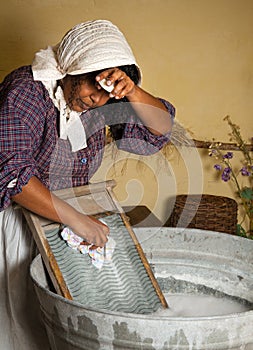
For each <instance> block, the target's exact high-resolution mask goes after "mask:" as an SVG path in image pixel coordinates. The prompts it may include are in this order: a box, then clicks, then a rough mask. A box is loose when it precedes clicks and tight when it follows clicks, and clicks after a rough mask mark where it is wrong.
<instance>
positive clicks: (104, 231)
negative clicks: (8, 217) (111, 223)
mask: <svg viewBox="0 0 253 350" xmlns="http://www.w3.org/2000/svg"><path fill="white" fill-rule="evenodd" d="M12 199H13V201H15V202H16V203H18V204H20V205H21V206H22V207H24V208H26V209H28V210H30V211H32V212H34V213H35V214H38V215H40V216H42V217H45V218H47V219H50V220H52V221H54V222H59V223H63V224H65V225H67V226H69V227H71V228H72V229H73V231H74V232H75V233H76V234H78V235H80V236H81V237H83V238H84V239H85V240H87V241H88V242H89V243H93V244H95V245H97V246H103V245H104V244H105V243H106V241H107V235H108V234H109V229H108V227H107V226H106V225H104V224H102V223H101V222H100V221H98V220H95V219H93V218H91V217H89V216H87V215H84V214H82V213H80V212H78V211H77V210H75V209H74V208H73V207H72V206H70V205H69V204H68V203H66V202H65V201H63V200H61V199H60V198H58V197H57V196H55V195H54V194H53V193H51V192H50V191H49V190H48V189H47V188H46V187H45V186H44V185H43V184H42V183H41V182H40V181H39V179H38V178H36V177H32V178H31V179H30V180H29V182H28V184H27V185H26V186H24V187H23V188H22V192H21V193H19V194H17V195H15V196H14V197H13V198H12Z"/></svg>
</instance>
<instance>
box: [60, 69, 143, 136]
mask: <svg viewBox="0 0 253 350" xmlns="http://www.w3.org/2000/svg"><path fill="white" fill-rule="evenodd" d="M118 68H119V69H120V70H122V71H123V72H124V73H126V75H127V76H129V78H130V79H131V80H132V81H133V82H134V83H135V84H136V85H137V84H138V83H139V79H140V76H139V71H138V69H137V67H136V65H135V64H130V65H124V66H119V67H118ZM104 70H105V69H102V70H98V71H94V72H90V73H85V74H80V75H71V76H69V75H68V76H67V77H68V78H69V77H71V94H70V99H69V102H70V104H71V101H72V99H73V98H74V96H75V93H76V91H77V89H78V87H79V86H80V85H81V83H82V82H83V81H86V82H88V83H91V84H95V82H96V76H97V75H98V74H99V73H101V72H103V71H104ZM124 102H128V99H127V98H126V97H124V98H122V99H120V100H116V99H115V98H111V99H109V101H108V102H107V104H113V103H124ZM112 110H115V111H119V108H115V109H112ZM115 117H116V116H115ZM112 119H114V120H117V118H112ZM124 128H125V125H124V124H123V123H121V124H114V123H113V125H110V132H111V135H112V137H113V138H114V140H115V141H117V140H120V139H121V137H122V135H123V131H124Z"/></svg>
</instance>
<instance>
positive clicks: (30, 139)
mask: <svg viewBox="0 0 253 350" xmlns="http://www.w3.org/2000/svg"><path fill="white" fill-rule="evenodd" d="M162 101H163V103H164V104H165V106H166V107H167V109H168V112H169V113H170V116H171V118H174V114H175V110H174V107H173V106H172V105H171V104H170V103H169V102H167V101H165V100H162ZM108 108H109V106H105V107H102V108H97V109H94V110H91V111H87V112H85V113H83V114H82V115H81V119H82V123H83V125H84V128H85V131H86V134H87V148H84V149H82V150H80V151H78V152H71V148H70V144H69V141H68V140H63V139H60V138H59V134H58V129H59V125H58V123H59V111H58V110H57V108H56V107H55V106H54V104H53V102H52V100H51V99H50V97H49V94H48V92H47V90H46V88H45V87H44V85H43V84H42V83H41V82H35V81H34V80H33V75H32V71H31V67H30V66H25V67H21V68H19V69H17V70H15V71H13V72H12V73H10V74H9V75H8V76H7V77H6V78H5V80H4V81H3V83H2V84H0V172H1V173H0V174H1V175H0V193H1V197H0V198H1V203H0V210H3V209H5V208H7V207H8V206H9V205H10V203H11V197H12V196H13V195H15V194H17V193H20V192H21V190H22V187H23V186H24V185H26V184H27V183H28V181H29V179H30V178H31V177H32V176H36V177H37V178H38V179H40V180H41V181H42V183H43V184H44V185H45V186H47V187H48V188H49V189H51V190H55V189H60V188H66V187H72V186H74V187H75V186H81V185H85V184H87V183H88V182H89V179H90V178H91V177H92V175H93V174H94V173H95V172H96V170H97V169H98V167H99V166H100V164H101V161H102V157H103V153H104V147H105V125H106V124H108V123H110V121H109V119H110V118H109V117H108V115H109V114H110V113H108V115H107V113H106V112H108V111H109V109H108ZM122 120H123V122H124V120H127V122H125V128H124V132H123V135H122V139H121V140H120V142H119V143H118V147H119V148H120V149H123V150H125V151H128V152H132V153H136V154H142V155H149V154H153V153H155V152H157V151H158V150H159V149H161V148H162V147H163V145H164V144H165V143H167V142H168V141H169V138H170V134H169V133H168V134H166V135H163V136H155V135H153V134H152V133H150V132H149V131H148V129H147V128H146V127H145V126H144V125H142V124H141V123H140V121H139V120H137V119H136V117H135V116H134V114H131V113H130V115H127V116H124V117H123V119H122ZM117 122H118V120H117Z"/></svg>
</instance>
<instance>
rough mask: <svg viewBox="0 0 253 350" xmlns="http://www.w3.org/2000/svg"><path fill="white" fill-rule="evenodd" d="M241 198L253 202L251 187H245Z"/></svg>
mask: <svg viewBox="0 0 253 350" xmlns="http://www.w3.org/2000/svg"><path fill="white" fill-rule="evenodd" d="M240 196H241V198H244V199H248V200H253V189H252V188H250V187H244V188H243V189H242V190H241V193H240Z"/></svg>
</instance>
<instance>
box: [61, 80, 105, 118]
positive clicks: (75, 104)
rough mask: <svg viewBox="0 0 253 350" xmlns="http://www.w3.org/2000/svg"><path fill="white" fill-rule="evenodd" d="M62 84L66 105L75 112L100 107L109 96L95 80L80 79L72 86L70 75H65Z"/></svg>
mask: <svg viewBox="0 0 253 350" xmlns="http://www.w3.org/2000/svg"><path fill="white" fill-rule="evenodd" d="M62 85H63V93H64V97H65V100H66V102H67V104H68V106H69V107H70V108H71V109H72V110H74V111H76V112H83V111H86V110H88V109H91V108H96V107H101V106H103V105H104V104H106V102H107V101H108V100H109V98H110V97H109V93H108V92H106V91H105V90H104V89H102V88H101V86H100V85H99V84H98V83H97V82H94V83H92V82H90V81H88V80H82V81H81V83H80V84H79V85H77V86H76V87H75V88H73V86H72V77H71V76H67V77H65V78H64V79H63V81H62Z"/></svg>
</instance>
